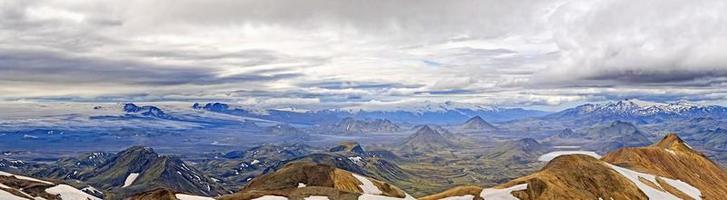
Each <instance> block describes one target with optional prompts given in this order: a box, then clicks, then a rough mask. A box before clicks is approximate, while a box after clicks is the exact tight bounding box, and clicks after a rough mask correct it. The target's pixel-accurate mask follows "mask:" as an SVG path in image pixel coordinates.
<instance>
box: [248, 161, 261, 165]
mask: <svg viewBox="0 0 727 200" xmlns="http://www.w3.org/2000/svg"><path fill="white" fill-rule="evenodd" d="M258 163H260V161H259V160H253V161H252V162H251V163H250V165H254V164H258Z"/></svg>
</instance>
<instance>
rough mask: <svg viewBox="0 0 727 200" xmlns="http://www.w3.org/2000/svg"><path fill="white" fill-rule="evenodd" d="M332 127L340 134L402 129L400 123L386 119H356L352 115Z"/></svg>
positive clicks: (391, 131) (332, 129)
mask: <svg viewBox="0 0 727 200" xmlns="http://www.w3.org/2000/svg"><path fill="white" fill-rule="evenodd" d="M330 129H331V131H333V132H334V133H339V134H361V133H393V132H399V131H401V128H400V127H399V126H398V125H396V124H394V123H393V122H391V121H389V120H386V119H375V120H356V119H354V118H352V117H346V118H343V119H342V120H341V121H340V122H338V123H337V124H335V125H333V127H331V128H330Z"/></svg>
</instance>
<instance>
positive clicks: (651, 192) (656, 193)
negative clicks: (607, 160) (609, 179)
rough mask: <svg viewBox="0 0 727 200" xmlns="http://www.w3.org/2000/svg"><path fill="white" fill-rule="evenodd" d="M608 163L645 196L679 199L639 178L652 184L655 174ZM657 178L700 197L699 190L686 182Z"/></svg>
mask: <svg viewBox="0 0 727 200" xmlns="http://www.w3.org/2000/svg"><path fill="white" fill-rule="evenodd" d="M608 165H609V166H610V167H611V168H612V169H613V170H615V171H616V172H618V173H619V174H621V175H623V176H624V177H626V178H627V179H629V180H630V181H631V182H633V183H634V184H635V185H636V187H638V188H639V190H641V191H642V192H644V194H646V196H647V197H649V199H661V200H671V199H674V200H678V199H679V197H676V196H674V195H672V194H671V193H668V192H664V191H661V190H659V189H657V188H653V187H651V186H649V185H647V184H645V183H643V182H641V181H640V180H639V177H641V178H643V179H646V180H649V181H651V182H652V183H654V184H658V182H656V176H655V175H651V174H646V173H641V172H637V171H633V170H630V169H626V168H623V167H619V166H616V165H611V164H608ZM659 178H661V179H663V180H665V181H666V182H667V183H668V184H669V185H671V186H673V187H675V188H677V189H678V190H680V191H682V192H684V193H686V194H688V195H689V196H691V197H692V198H694V199H698V200H700V199H702V198H700V197H699V195H701V192H699V189H696V188H694V187H692V186H691V185H689V184H686V183H684V182H681V181H676V180H672V179H668V178H664V177H659ZM672 183H674V184H672ZM695 193H696V194H697V195H696V196H695V195H694V194H695Z"/></svg>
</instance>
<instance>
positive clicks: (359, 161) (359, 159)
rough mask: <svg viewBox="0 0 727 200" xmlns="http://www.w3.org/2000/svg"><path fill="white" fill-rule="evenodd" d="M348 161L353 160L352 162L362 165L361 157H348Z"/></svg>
mask: <svg viewBox="0 0 727 200" xmlns="http://www.w3.org/2000/svg"><path fill="white" fill-rule="evenodd" d="M348 160H351V162H353V163H356V164H359V163H361V156H355V157H348Z"/></svg>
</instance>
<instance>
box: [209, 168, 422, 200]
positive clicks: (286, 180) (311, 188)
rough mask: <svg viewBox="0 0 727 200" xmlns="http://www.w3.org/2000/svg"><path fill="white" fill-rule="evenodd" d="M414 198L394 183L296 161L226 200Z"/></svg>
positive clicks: (256, 180) (226, 197)
mask: <svg viewBox="0 0 727 200" xmlns="http://www.w3.org/2000/svg"><path fill="white" fill-rule="evenodd" d="M261 197H262V198H263V199H265V198H276V197H277V198H280V197H283V198H288V199H316V198H317V199H323V198H325V199H411V200H413V199H414V197H412V196H410V195H408V194H406V192H404V191H403V190H401V189H399V188H397V187H396V186H393V185H391V184H388V183H385V182H382V181H379V180H375V179H372V178H368V177H366V176H362V175H359V174H356V173H352V172H349V171H346V170H342V169H338V168H335V167H333V166H331V165H325V164H315V163H306V162H296V163H290V164H287V165H285V166H284V167H282V168H280V169H279V170H276V171H275V172H272V173H270V174H266V175H263V176H260V177H257V178H255V179H253V180H252V182H251V183H250V184H248V185H247V186H245V187H244V188H242V189H241V190H240V191H239V192H237V193H235V194H233V195H229V196H225V197H222V198H220V199H223V200H233V199H256V198H261Z"/></svg>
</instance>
